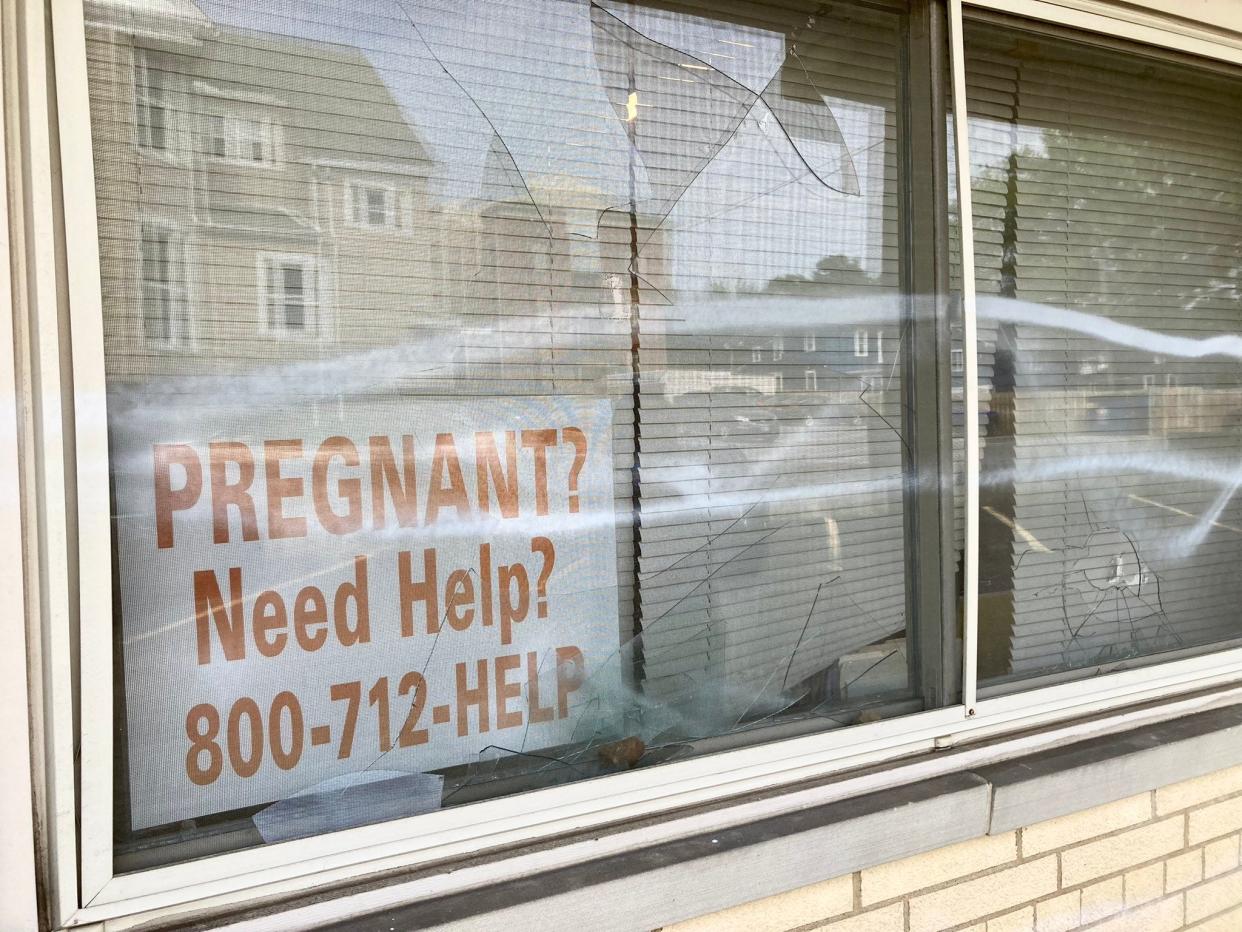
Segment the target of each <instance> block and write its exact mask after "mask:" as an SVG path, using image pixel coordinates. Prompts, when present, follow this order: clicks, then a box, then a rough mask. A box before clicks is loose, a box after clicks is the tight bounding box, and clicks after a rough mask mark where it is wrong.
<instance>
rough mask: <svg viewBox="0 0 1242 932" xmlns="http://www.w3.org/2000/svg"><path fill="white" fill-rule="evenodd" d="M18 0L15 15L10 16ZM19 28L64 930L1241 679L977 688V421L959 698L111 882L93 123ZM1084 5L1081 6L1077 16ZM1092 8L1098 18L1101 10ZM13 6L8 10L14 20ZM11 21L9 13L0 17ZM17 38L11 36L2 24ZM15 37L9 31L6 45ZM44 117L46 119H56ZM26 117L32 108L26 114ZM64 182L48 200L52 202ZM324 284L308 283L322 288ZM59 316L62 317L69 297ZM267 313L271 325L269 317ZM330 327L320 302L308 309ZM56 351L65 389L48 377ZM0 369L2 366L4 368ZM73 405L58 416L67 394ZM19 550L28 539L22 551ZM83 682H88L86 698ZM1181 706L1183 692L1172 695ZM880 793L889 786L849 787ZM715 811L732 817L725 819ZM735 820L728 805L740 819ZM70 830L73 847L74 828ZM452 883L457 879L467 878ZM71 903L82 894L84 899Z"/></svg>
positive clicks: (963, 173)
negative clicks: (84, 219) (62, 220)
mask: <svg viewBox="0 0 1242 932" xmlns="http://www.w3.org/2000/svg"><path fill="white" fill-rule="evenodd" d="M947 2H948V10H949V26H950V28H949V34H950V45H951V75H952V99H953V101H954V105H953V129H954V135H955V139H956V147H957V173H958V176H957V190H958V196H959V199H960V212H961V216H962V217H963V218H966V220H965V221H964V222H962V223H961V224H960V230H961V237H962V247H963V248H962V257H961V262H962V270H961V271H962V275H961V280H962V291H963V318H964V327H963V339H964V346H965V348H966V349H967V352H966V354H965V372H964V377H963V381H964V386H963V394H964V398H963V401H964V405H965V408H966V410H976V409H977V403H978V385H977V378H978V372H977V360H976V348H977V341H976V308H975V295H974V286H973V282H974V274H973V252H972V250H973V242H972V235H971V223H970V222H969V218H970V217H971V216H972V213H971V203H970V193H971V192H970V184H969V183H970V177H969V165H970V158H969V149H968V133H967V119H966V110H965V107H964V106H963V105H962V101H964V99H965V73H964V67H963V62H962V38H961V37H962V21H963V12H962V0H947ZM22 6H24V5H18V7H19V8H20V7H22ZM975 6H978V7H980V8H987V9H993V10H1003V11H1006V12H1010V13H1017V14H1020V15H1023V16H1027V17H1031V18H1034V19H1039V20H1045V21H1049V22H1054V23H1058V24H1061V25H1066V26H1071V27H1074V28H1078V29H1085V30H1088V31H1092V32H1096V33H1102V34H1104V35H1109V36H1118V37H1122V38H1127V39H1131V40H1135V41H1139V42H1144V43H1147V44H1149V45H1155V46H1162V47H1165V48H1170V49H1173V50H1175V51H1180V52H1189V53H1191V54H1195V55H1200V56H1206V57H1209V58H1216V59H1220V60H1223V61H1227V62H1230V63H1233V64H1242V45H1240V44H1232V43H1230V42H1229V41H1228V40H1226V39H1223V38H1220V35H1219V34H1218V33H1214V32H1212V31H1211V30H1209V29H1197V28H1195V27H1193V26H1190V25H1187V24H1186V23H1185V22H1181V23H1179V24H1177V25H1176V26H1175V27H1174V26H1169V25H1168V24H1167V22H1164V24H1163V25H1162V24H1160V23H1155V24H1154V23H1153V21H1154V20H1155V19H1156V18H1155V17H1152V16H1150V15H1148V14H1143V13H1142V12H1126V11H1124V10H1122V9H1116V10H1111V9H1110V12H1108V13H1107V14H1106V13H1104V12H1100V11H1099V10H1100V9H1103V8H1102V7H1100V5H1099V4H1094V5H1093V4H1092V0H1057V2H1055V3H1051V2H1044V0H977V2H976V3H975ZM30 7H31V8H32V9H36V10H37V11H38V13H39V14H40V15H36V16H28V15H25V14H23V13H21V12H20V10H19V13H18V14H17V15H21V16H24V19H23V24H24V26H25V28H24V29H23V30H22V31H21V32H20V34H19V35H18V37H17V38H16V40H15V44H16V45H17V48H18V52H19V54H18V62H17V65H16V67H17V68H18V69H19V71H20V73H21V74H23V75H24V76H25V79H26V81H27V83H28V84H33V85H34V86H35V87H36V90H35V92H34V94H33V95H31V96H28V97H26V98H23V100H27V101H29V100H31V99H33V100H34V103H31V104H27V106H29V107H30V108H32V109H33V108H34V107H36V106H43V107H46V106H47V99H48V98H50V97H51V96H52V94H51V90H50V89H45V90H47V93H46V94H44V95H43V96H40V93H41V92H40V91H39V90H38V88H39V86H40V82H42V81H43V79H44V76H46V75H47V74H49V73H52V74H53V80H54V81H55V99H56V102H57V118H58V121H59V124H58V129H59V139H60V150H59V156H60V160H59V165H60V168H61V172H60V174H59V176H57V175H54V174H53V171H52V168H51V166H52V165H53V164H56V161H55V160H54V159H53V154H54V150H53V145H52V141H51V139H50V134H49V133H48V131H47V127H46V126H43V127H41V128H40V126H39V123H40V120H39V119H31V120H24V121H22V125H23V127H30V129H28V130H26V132H27V137H26V138H23V139H21V140H18V141H14V140H13V139H12V138H6V140H5V153H6V157H8V158H13V157H14V155H17V156H18V157H20V158H22V159H24V160H25V161H26V163H27V164H29V165H31V166H33V170H32V172H31V177H30V181H29V191H28V192H27V194H28V204H29V207H28V208H27V209H28V210H29V212H30V216H31V217H32V218H34V219H33V220H32V221H31V222H32V224H33V225H34V226H36V227H37V229H36V230H34V231H33V233H34V234H36V235H31V236H29V237H27V238H26V240H25V242H26V244H27V245H26V246H25V248H26V249H28V250H30V251H31V256H32V257H33V258H31V257H30V256H28V257H27V262H28V265H29V266H30V267H31V268H33V269H34V273H35V274H34V278H33V279H32V283H31V288H30V291H29V295H30V297H29V301H30V303H31V305H32V307H31V308H30V309H29V311H28V313H29V314H30V316H31V319H32V321H33V326H32V328H31V341H32V347H31V352H32V353H34V354H35V355H36V356H37V358H38V359H39V360H41V364H40V366H39V368H38V375H37V381H36V382H35V383H34V384H32V385H31V386H30V388H29V389H28V390H30V391H34V392H37V393H38V396H39V397H40V398H41V399H46V402H45V403H41V404H40V405H38V406H36V407H37V410H35V411H34V413H32V414H31V415H30V416H31V417H32V418H34V419H35V422H36V423H37V424H38V425H40V426H41V428H42V430H41V431H40V432H39V433H38V434H37V436H36V438H35V441H34V443H35V444H36V447H35V449H34V451H33V453H32V456H33V460H34V463H35V465H36V471H37V473H38V476H39V480H40V481H39V483H38V493H37V494H38V496H39V498H38V504H39V511H40V514H39V520H40V522H41V524H40V527H41V528H48V529H50V530H49V532H48V536H47V538H46V539H45V540H43V541H42V542H41V543H40V549H39V550H38V553H37V554H35V553H32V552H31V551H30V550H29V549H26V550H24V553H25V555H26V556H27V558H28V559H35V558H36V557H37V559H38V561H39V570H40V574H41V575H42V576H43V577H45V578H47V579H49V580H51V582H50V583H49V584H48V585H49V590H48V591H49V592H50V593H51V596H50V601H49V604H47V605H46V606H44V607H43V608H42V610H41V615H40V624H41V625H42V628H41V634H42V644H43V648H42V649H43V650H44V651H45V655H44V659H43V667H42V674H41V675H42V686H41V688H42V693H41V701H40V702H39V703H38V704H36V705H35V706H34V707H33V708H32V714H33V715H34V716H35V717H36V727H35V729H34V730H35V733H38V734H43V735H46V736H47V739H46V742H45V744H44V746H43V748H42V753H44V755H45V760H44V763H43V768H42V769H40V768H36V769H35V772H36V773H42V772H46V783H45V785H42V786H39V787H37V788H36V799H37V801H38V804H39V805H40V806H41V812H42V813H43V817H44V819H45V822H46V829H47V833H46V836H45V839H44V841H45V844H46V846H47V847H46V851H47V855H48V861H49V863H50V876H49V878H48V881H49V886H48V898H49V900H50V902H51V905H52V916H51V917H50V919H51V922H52V923H53V924H54V925H55V926H57V927H60V926H64V925H80V924H84V923H90V922H101V921H104V920H107V919H113V918H117V917H123V916H128V917H134V916H138V915H141V916H142V917H143V918H144V919H154V918H159V917H160V916H170V915H175V914H178V913H179V912H184V911H186V910H188V909H191V908H193V907H194V906H195V904H199V905H200V906H201V905H202V904H203V903H204V902H205V901H207V900H209V899H210V900H211V902H212V903H213V904H214V905H223V904H226V903H230V902H234V903H239V902H243V901H247V900H250V899H254V898H257V897H259V896H262V895H265V894H266V895H271V894H276V893H290V892H295V891H299V890H311V889H314V888H317V887H321V886H323V885H324V884H327V883H331V882H338V881H341V880H345V879H348V878H350V877H355V876H362V875H364V874H370V873H374V872H376V871H379V870H384V869H390V868H398V867H410V866H414V865H418V864H426V863H429V862H431V861H436V860H442V859H445V858H451V857H457V856H463V855H468V854H473V853H476V852H478V851H479V850H481V849H485V848H490V847H495V846H499V845H507V844H515V843H519V842H523V841H530V840H535V839H542V838H546V837H548V836H549V835H551V834H554V833H558V832H565V831H568V830H570V829H583V828H588V827H592V826H598V825H603V824H605V823H612V822H616V821H618V820H621V819H627V818H632V817H640V816H651V815H653V814H655V813H660V812H667V811H670V810H672V809H674V808H679V807H684V806H689V805H692V804H698V803H702V802H705V801H710V800H713V799H717V798H720V797H722V796H726V795H735V794H738V793H743V792H748V791H753V790H760V789H771V788H775V787H780V786H785V785H788V784H790V783H792V782H794V781H800V780H806V779H809V778H815V777H821V776H824V775H826V774H831V773H834V772H838V771H841V770H844V769H847V768H855V767H859V766H862V765H866V764H872V765H873V764H877V763H880V762H883V761H888V760H893V759H895V758H897V757H899V756H904V755H909V754H911V753H915V752H920V751H930V750H932V749H934V748H938V747H945V746H950V745H953V744H955V743H958V742H961V741H964V740H967V739H971V738H973V739H977V738H980V737H983V736H988V735H996V734H1000V733H1004V732H1007V731H1013V730H1017V729H1019V728H1023V729H1025V728H1032V727H1034V726H1036V725H1041V724H1047V723H1050V722H1055V721H1063V720H1065V719H1068V718H1071V717H1075V716H1082V715H1085V714H1088V713H1101V712H1104V711H1105V710H1109V709H1118V708H1119V707H1123V706H1127V705H1130V704H1133V703H1138V702H1143V701H1146V700H1152V699H1168V698H1169V697H1172V696H1175V695H1177V694H1179V693H1186V692H1190V691H1192V690H1201V689H1204V688H1207V687H1210V686H1214V685H1220V684H1227V683H1236V682H1238V681H1239V680H1240V679H1242V648H1238V647H1233V648H1227V649H1220V650H1216V651H1214V652H1211V653H1204V654H1201V655H1197V656H1193V657H1187V658H1184V659H1174V660H1166V661H1162V662H1154V663H1152V664H1151V665H1149V666H1143V667H1139V668H1136V669H1131V670H1125V671H1122V672H1114V673H1108V674H1104V675H1100V676H1097V677H1094V678H1091V679H1081V680H1075V681H1072V682H1064V683H1059V684H1055V685H1051V686H1047V687H1043V688H1029V689H1026V690H1024V691H1021V692H1015V693H1012V694H1008V695H998V696H994V697H989V698H983V699H981V698H980V697H979V695H978V689H977V681H976V669H975V659H976V639H977V632H978V504H979V500H978V482H979V477H978V451H979V433H978V431H979V427H978V419H977V418H973V417H972V418H965V419H964V421H965V431H966V451H965V463H966V512H965V513H966V553H965V559H964V563H965V568H966V572H965V576H966V579H965V582H966V592H965V626H964V631H965V637H964V645H963V661H964V665H963V701H962V703H961V704H959V705H955V706H950V707H948V708H941V709H934V710H931V711H927V712H922V713H917V714H913V715H909V716H904V717H901V718H895V719H890V720H886V721H881V722H875V723H869V724H864V725H857V726H854V727H851V728H845V729H838V730H832V731H826V732H823V733H819V734H811V735H804V736H801V737H795V738H787V739H783V740H777V741H772V742H769V743H766V744H762V745H757V746H752V747H745V748H741V749H738V750H734V751H729V752H726V753H721V754H713V755H707V756H703V757H697V758H691V759H687V760H683V761H674V762H670V763H667V764H663V765H661V766H660V767H655V768H651V769H646V770H634V771H630V772H627V773H622V774H617V775H614V776H611V777H608V778H606V779H600V780H588V781H583V782H581V783H573V784H568V785H562V786H558V787H552V788H549V789H545V790H537V791H533V792H530V793H525V794H523V795H521V796H520V797H516V798H513V797H510V798H499V799H492V800H486V801H483V802H477V803H472V804H470V805H467V806H462V807H459V808H454V809H447V810H443V811H439V812H435V813H430V814H426V815H420V816H415V817H411V818H406V819H399V820H395V821H392V822H386V823H380V824H376V825H369V826H365V827H361V828H356V829H349V830H346V831H341V832H336V833H332V834H328V835H323V836H317V837H313V838H307V839H303V840H298V841H290V842H284V843H280V844H274V845H268V846H264V847H258V848H253V849H248V850H243V851H237V852H233V853H229V854H221V855H216V856H211V857H206V858H202V859H199V860H196V861H193V862H189V863H182V864H174V865H169V866H165V867H157V868H152V869H149V870H142V871H138V872H135V873H131V874H126V875H120V876H117V875H115V874H114V872H113V862H112V856H113V854H112V811H113V808H112V807H113V780H112V773H113V750H114V749H113V703H112V689H113V680H112V670H111V665H110V664H109V663H103V664H101V665H99V666H98V667H96V668H95V669H93V670H92V671H91V675H90V676H84V677H82V678H81V682H80V683H75V682H74V680H73V677H72V672H71V669H70V665H69V657H70V654H71V653H72V648H73V647H74V646H76V648H77V649H78V651H80V655H81V656H83V657H104V658H108V657H111V656H112V649H113V630H112V617H111V604H112V577H111V567H112V563H111V561H112V550H111V541H110V528H109V524H110V521H109V488H108V469H107V468H105V467H106V465H107V460H108V444H107V419H106V411H105V408H104V404H105V378H104V365H103V327H102V320H103V318H102V297H101V292H100V277H99V252H98V229H97V226H96V224H94V223H89V222H88V223H74V224H66V225H64V227H63V245H64V250H65V257H66V268H67V275H66V281H65V293H66V295H67V298H65V299H62V297H61V294H60V291H59V289H58V281H57V276H56V271H55V270H56V262H55V256H54V255H51V252H52V251H53V247H54V246H55V245H56V244H57V242H58V240H57V236H58V235H59V234H58V230H57V227H56V224H55V223H54V218H55V216H56V209H55V205H56V204H57V203H60V202H62V200H63V203H68V204H82V205H91V204H94V203H95V190H94V174H93V165H92V145H91V133H90V110H89V103H88V96H87V69H86V49H85V35H84V33H85V28H84V21H83V11H82V0H51V9H52V17H51V28H52V35H51V44H50V50H51V52H52V53H53V56H54V61H55V63H56V67H55V69H54V72H52V71H50V69H49V66H50V61H49V54H48V53H49V48H48V44H47V39H48V36H47V35H46V32H45V28H44V22H43V17H42V15H41V13H42V10H41V8H39V7H38V5H37V4H32V5H30ZM1088 7H1091V8H1088ZM1097 8H1098V9H1097ZM6 10H8V11H10V12H11V10H12V7H7V8H6ZM6 15H9V14H6ZM5 25H6V26H7V25H11V23H6V24H5ZM10 35H12V34H11V33H10ZM49 112H50V108H49ZM27 115H29V114H27ZM57 185H59V190H57ZM322 288H323V283H322V281H321V282H320V283H319V291H320V293H322ZM66 303H67V310H66V308H65V306H64V305H65V304H66ZM264 319H266V315H265V316H264ZM320 319H321V322H322V309H321V311H320ZM70 335H71V337H72V339H71V340H69V341H68V345H69V354H70V359H71V365H72V378H71V379H70V373H69V372H67V371H65V370H64V369H63V368H62V367H61V366H60V364H59V362H60V360H61V358H62V357H61V351H62V346H63V344H64V342H65V341H66V340H67V339H68V337H69V336H70ZM0 374H3V373H0ZM62 397H65V398H68V399H71V402H72V406H73V409H72V412H71V414H72V419H71V420H70V412H67V411H62V410H61V408H60V407H59V399H60V398H62ZM67 423H71V424H72V425H73V431H74V432H73V440H74V443H73V445H72V450H73V457H74V459H73V460H72V461H71V462H69V463H68V464H65V461H64V450H65V447H64V446H63V445H62V444H63V439H64V435H63V430H64V427H65V424H67ZM25 546H27V547H29V545H25ZM78 687H80V689H79V688H78ZM1180 701H1181V703H1182V704H1183V705H1185V704H1186V703H1190V702H1192V701H1193V700H1192V699H1184V700H1180ZM75 703H76V704H77V712H78V714H79V715H80V717H81V731H80V735H78V736H76V737H78V738H80V752H81V758H80V773H81V775H82V780H81V788H80V793H79V790H78V789H77V787H76V786H75V774H76V773H78V772H79V770H78V769H76V767H75V762H74V757H75V755H74V743H75V732H74V714H75ZM1130 712H1131V713H1132V714H1133V715H1135V716H1139V715H1142V714H1144V713H1142V712H1141V711H1139V710H1130ZM861 779H865V780H869V781H871V782H870V783H868V784H867V785H869V786H874V785H877V782H878V783H882V781H883V777H882V774H881V775H880V776H879V777H877V776H876V775H871V776H870V777H866V778H861ZM725 811H726V813H727V812H728V809H727V808H726V810H725ZM739 811H740V810H739ZM79 822H80V834H79ZM463 873H464V872H463ZM463 882H464V881H463V880H461V879H459V878H458V875H457V874H454V873H447V874H442V875H436V876H433V877H431V878H429V880H428V888H427V889H428V892H429V893H435V894H444V893H447V892H452V891H454V890H456V889H461V884H462V883H463ZM79 891H80V893H79Z"/></svg>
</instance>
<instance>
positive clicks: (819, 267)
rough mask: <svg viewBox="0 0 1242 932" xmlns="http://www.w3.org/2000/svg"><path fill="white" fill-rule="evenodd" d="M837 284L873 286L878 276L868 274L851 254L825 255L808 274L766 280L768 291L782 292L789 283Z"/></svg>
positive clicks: (787, 287)
mask: <svg viewBox="0 0 1242 932" xmlns="http://www.w3.org/2000/svg"><path fill="white" fill-rule="evenodd" d="M804 284H807V285H837V286H842V287H847V288H854V287H861V286H875V285H877V284H879V276H876V275H871V274H869V273H868V272H867V271H866V270H865V269H863V267H862V265H861V263H859V261H858V260H857V259H855V258H854V257H853V256H843V255H840V254H837V255H832V256H825V257H824V258H823V259H820V260H819V261H818V262H816V263H815V271H814V272H812V273H811V274H810V275H795V274H789V275H778V276H777V277H776V278H774V279H772V280H771V281H770V282H768V286H767V290H768V291H770V292H774V291H775V292H784V291H788V290H789V286H790V285H804Z"/></svg>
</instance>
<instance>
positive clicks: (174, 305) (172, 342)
mask: <svg viewBox="0 0 1242 932" xmlns="http://www.w3.org/2000/svg"><path fill="white" fill-rule="evenodd" d="M150 233H158V234H162V235H163V236H165V237H167V238H168V252H169V257H168V261H169V266H170V268H171V270H172V276H173V277H172V280H171V281H170V282H168V283H165V284H164V285H163V286H162V287H163V288H164V289H165V290H166V291H167V298H168V302H169V318H168V338H167V339H163V340H161V339H152V338H151V336H150V335H148V333H147V295H148V279H147V278H146V275H145V272H146V254H145V250H146V244H147V241H148V239H149V234H150ZM138 267H139V269H140V270H141V271H140V277H139V281H138V305H139V309H140V311H141V317H142V320H141V324H140V328H141V331H142V340H143V343H144V344H145V345H146V346H150V347H157V348H160V349H166V350H192V349H193V348H194V321H193V319H192V318H191V316H190V307H191V303H190V283H189V280H188V278H187V275H186V268H187V266H186V245H185V238H184V237H183V236H182V235H181V231H180V230H179V229H178V228H177V227H176V226H175V225H174V224H172V223H166V222H163V221H158V220H156V221H152V220H143V221H141V222H140V223H139V233H138Z"/></svg>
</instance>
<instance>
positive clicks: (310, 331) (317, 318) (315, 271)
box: [255, 252, 324, 340]
mask: <svg viewBox="0 0 1242 932" xmlns="http://www.w3.org/2000/svg"><path fill="white" fill-rule="evenodd" d="M273 265H277V266H285V265H297V266H300V267H301V269H302V288H303V292H302V315H303V324H304V326H303V327H302V328H301V329H295V328H290V327H287V326H285V325H283V324H280V325H274V324H273V323H272V316H273V314H272V312H273V308H272V306H271V303H270V302H271V299H272V293H271V269H272V266H273ZM255 272H256V276H257V283H256V284H257V287H258V295H259V300H258V306H259V331H260V332H261V333H264V334H266V335H268V336H272V337H276V338H278V339H282V340H318V339H319V338H320V337H321V336H322V335H323V333H324V315H323V300H322V296H323V281H322V279H323V271H322V267H321V264H320V262H319V260H318V259H317V258H316V257H315V256H312V255H310V254H308V253H295V252H260V253H259V254H258V255H257V256H256V258H255ZM276 310H277V313H278V315H279V312H280V310H281V309H279V308H277V309H276Z"/></svg>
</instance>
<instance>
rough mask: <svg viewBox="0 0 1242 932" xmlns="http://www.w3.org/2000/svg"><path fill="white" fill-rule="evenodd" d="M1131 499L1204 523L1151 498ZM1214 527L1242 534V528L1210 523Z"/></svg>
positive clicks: (1197, 516)
mask: <svg viewBox="0 0 1242 932" xmlns="http://www.w3.org/2000/svg"><path fill="white" fill-rule="evenodd" d="M1130 498H1132V499H1134V500H1135V501H1136V502H1142V503H1143V504H1144V505H1151V506H1152V507H1153V508H1163V509H1164V510H1165V511H1171V512H1173V514H1175V515H1181V516H1182V517H1184V518H1190V519H1191V520H1192V521H1202V520H1203V519H1202V518H1201V517H1200V516H1199V515H1196V514H1191V513H1190V512H1189V511H1182V509H1180V508H1174V507H1173V506H1172V505H1162V504H1161V503H1160V502H1153V501H1152V500H1151V499H1150V498H1143V496H1141V495H1131V496H1130ZM1208 524H1210V525H1212V527H1218V528H1220V529H1221V530H1222V531H1233V533H1235V534H1242V528H1237V527H1234V526H1233V525H1232V524H1221V523H1220V522H1219V521H1209V522H1208Z"/></svg>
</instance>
